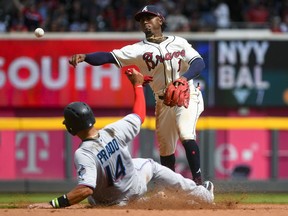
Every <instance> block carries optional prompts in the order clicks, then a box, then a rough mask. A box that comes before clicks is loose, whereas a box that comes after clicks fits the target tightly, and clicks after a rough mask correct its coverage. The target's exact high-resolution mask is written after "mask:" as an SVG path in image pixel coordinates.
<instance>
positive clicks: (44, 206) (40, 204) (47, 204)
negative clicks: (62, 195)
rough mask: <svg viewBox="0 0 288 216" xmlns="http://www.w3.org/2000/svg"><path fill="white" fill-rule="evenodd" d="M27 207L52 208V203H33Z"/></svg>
mask: <svg viewBox="0 0 288 216" xmlns="http://www.w3.org/2000/svg"><path fill="white" fill-rule="evenodd" d="M27 208H29V209H51V208H53V206H52V205H50V203H34V204H31V205H29V206H28V207H27Z"/></svg>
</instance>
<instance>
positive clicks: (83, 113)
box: [63, 102, 95, 136]
mask: <svg viewBox="0 0 288 216" xmlns="http://www.w3.org/2000/svg"><path fill="white" fill-rule="evenodd" d="M63 124H64V125H65V126H66V129H67V131H68V132H69V133H70V134H72V135H73V136H74V135H76V134H77V133H78V132H79V131H81V130H85V129H88V128H90V127H92V126H93V125H94V124H95V117H94V114H93V111H92V109H91V108H90V107H89V106H88V105H87V104H86V103H84V102H72V103H70V104H68V105H67V106H66V107H65V109H64V121H63Z"/></svg>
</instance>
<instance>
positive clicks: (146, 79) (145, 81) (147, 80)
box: [125, 68, 153, 86]
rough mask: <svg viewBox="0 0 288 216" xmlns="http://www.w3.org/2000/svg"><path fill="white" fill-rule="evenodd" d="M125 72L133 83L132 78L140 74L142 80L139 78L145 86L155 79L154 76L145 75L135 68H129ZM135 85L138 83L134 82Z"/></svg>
mask: <svg viewBox="0 0 288 216" xmlns="http://www.w3.org/2000/svg"><path fill="white" fill-rule="evenodd" d="M125 74H126V75H127V77H128V79H129V80H130V81H131V83H132V84H133V82H134V81H133V80H131V79H135V77H137V76H139V78H140V79H141V80H139V83H141V85H143V86H145V85H147V84H148V83H150V82H152V81H153V77H152V76H143V75H142V74H141V73H140V72H139V71H137V70H136V69H134V68H128V69H127V70H126V71H125ZM142 78H143V81H142ZM133 85H136V84H133Z"/></svg>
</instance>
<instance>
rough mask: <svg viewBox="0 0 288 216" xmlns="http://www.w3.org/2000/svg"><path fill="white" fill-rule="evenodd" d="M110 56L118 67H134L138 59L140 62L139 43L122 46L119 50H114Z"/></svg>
mask: <svg viewBox="0 0 288 216" xmlns="http://www.w3.org/2000/svg"><path fill="white" fill-rule="evenodd" d="M111 53H112V55H113V56H114V58H115V59H116V62H117V64H118V65H119V67H124V66H129V65H136V64H137V62H138V59H139V60H140V61H141V60H142V54H143V53H142V51H141V46H140V45H139V43H136V44H132V45H128V46H124V47H122V48H121V49H114V50H113V51H112V52H111Z"/></svg>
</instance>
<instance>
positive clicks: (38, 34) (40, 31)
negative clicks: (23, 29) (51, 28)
mask: <svg viewBox="0 0 288 216" xmlns="http://www.w3.org/2000/svg"><path fill="white" fill-rule="evenodd" d="M34 34H35V36H36V37H37V38H40V37H43V35H44V30H43V29H42V28H36V29H35V31H34Z"/></svg>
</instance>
